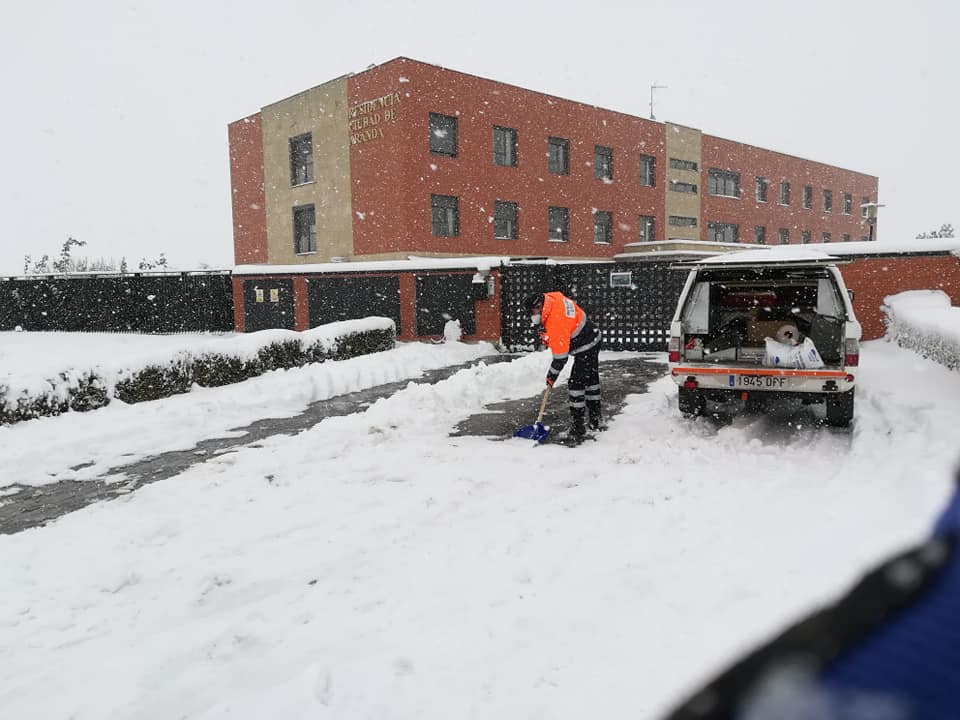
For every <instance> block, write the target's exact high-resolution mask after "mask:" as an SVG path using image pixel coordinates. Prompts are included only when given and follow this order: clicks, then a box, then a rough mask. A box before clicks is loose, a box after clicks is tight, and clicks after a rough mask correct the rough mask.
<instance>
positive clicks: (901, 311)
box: [883, 290, 960, 370]
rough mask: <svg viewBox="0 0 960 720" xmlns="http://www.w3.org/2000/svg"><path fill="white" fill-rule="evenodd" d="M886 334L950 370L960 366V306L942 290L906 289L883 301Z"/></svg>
mask: <svg viewBox="0 0 960 720" xmlns="http://www.w3.org/2000/svg"><path fill="white" fill-rule="evenodd" d="M883 312H884V314H885V316H886V317H885V322H886V324H887V336H888V337H889V338H890V339H891V340H894V341H896V343H897V344H898V345H901V346H902V347H907V348H910V349H912V350H915V351H917V352H918V353H920V354H921V355H922V356H923V357H925V358H930V359H931V360H935V361H936V362H938V363H940V364H941V365H945V366H946V367H948V368H950V369H951V370H957V369H960V307H951V305H950V297H949V296H948V295H947V294H946V293H945V292H943V291H942V290H909V291H907V292H902V293H898V294H897V295H888V296H887V297H885V298H884V300H883Z"/></svg>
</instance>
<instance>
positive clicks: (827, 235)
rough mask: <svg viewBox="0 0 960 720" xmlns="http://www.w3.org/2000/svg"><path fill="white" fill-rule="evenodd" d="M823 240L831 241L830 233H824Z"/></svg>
mask: <svg viewBox="0 0 960 720" xmlns="http://www.w3.org/2000/svg"><path fill="white" fill-rule="evenodd" d="M823 241H824V242H825V243H828V242H830V233H824V234H823Z"/></svg>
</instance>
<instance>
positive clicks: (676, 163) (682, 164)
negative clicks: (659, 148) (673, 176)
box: [670, 158, 697, 170]
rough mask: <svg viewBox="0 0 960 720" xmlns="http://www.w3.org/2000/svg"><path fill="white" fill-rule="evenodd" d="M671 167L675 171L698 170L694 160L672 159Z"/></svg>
mask: <svg viewBox="0 0 960 720" xmlns="http://www.w3.org/2000/svg"><path fill="white" fill-rule="evenodd" d="M670 167H672V168H673V169H674V170H696V169H697V164H696V163H695V162H694V161H693V160H681V159H679V158H670Z"/></svg>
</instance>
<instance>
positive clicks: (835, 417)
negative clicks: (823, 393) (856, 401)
mask: <svg viewBox="0 0 960 720" xmlns="http://www.w3.org/2000/svg"><path fill="white" fill-rule="evenodd" d="M826 404H827V425H832V426H833V427H847V426H848V425H850V421H851V420H853V390H848V391H847V392H844V393H838V394H836V395H828V396H827V401H826Z"/></svg>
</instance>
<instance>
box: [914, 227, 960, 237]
mask: <svg viewBox="0 0 960 720" xmlns="http://www.w3.org/2000/svg"><path fill="white" fill-rule="evenodd" d="M952 237H953V225H951V224H950V223H944V224H943V225H941V226H940V229H939V230H931V231H930V232H922V233H920V234H919V235H917V240H926V239H928V238H952Z"/></svg>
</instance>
